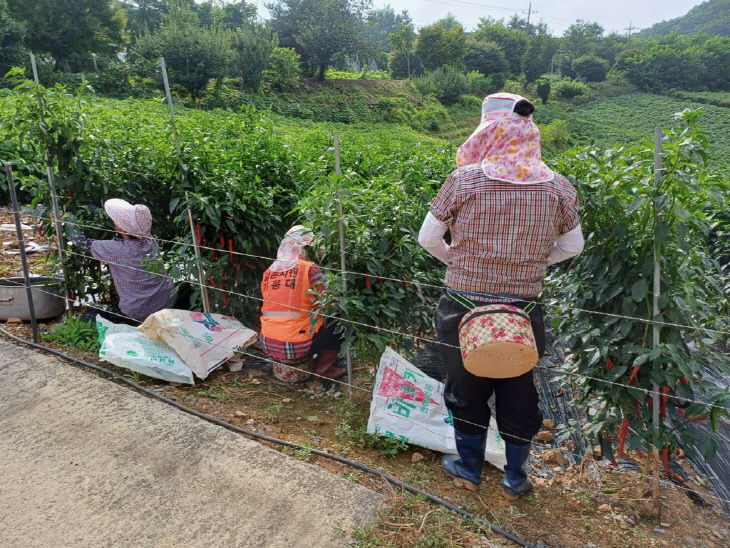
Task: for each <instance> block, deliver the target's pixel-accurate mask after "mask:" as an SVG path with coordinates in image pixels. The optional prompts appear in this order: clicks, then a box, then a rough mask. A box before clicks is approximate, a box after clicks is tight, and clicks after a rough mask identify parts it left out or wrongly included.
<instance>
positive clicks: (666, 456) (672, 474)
mask: <svg viewBox="0 0 730 548" xmlns="http://www.w3.org/2000/svg"><path fill="white" fill-rule="evenodd" d="M661 457H662V465H663V466H664V471H665V472H666V473H667V476H669V477H670V478H672V479H674V481H678V482H679V483H684V480H683V479H682V476H680V475H679V474H676V473H675V472H673V471H672V469H671V468H669V448H667V447H665V448H664V449H662V450H661Z"/></svg>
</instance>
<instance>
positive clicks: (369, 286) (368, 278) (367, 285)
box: [365, 276, 372, 289]
mask: <svg viewBox="0 0 730 548" xmlns="http://www.w3.org/2000/svg"><path fill="white" fill-rule="evenodd" d="M365 287H367V288H368V289H371V288H372V283H371V282H370V276H365Z"/></svg>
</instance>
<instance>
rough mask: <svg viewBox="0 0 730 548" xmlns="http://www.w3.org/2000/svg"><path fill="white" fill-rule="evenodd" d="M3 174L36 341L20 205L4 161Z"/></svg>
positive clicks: (36, 326)
mask: <svg viewBox="0 0 730 548" xmlns="http://www.w3.org/2000/svg"><path fill="white" fill-rule="evenodd" d="M5 176H6V177H7V178H8V190H10V200H11V201H12V204H13V216H14V217H15V231H16V232H17V234H18V249H19V250H20V261H21V262H22V264H23V279H24V280H25V293H26V295H27V296H28V312H29V313H30V325H31V327H32V328H33V342H34V343H36V344H37V343H38V323H37V322H36V319H35V306H33V291H32V290H31V288H30V272H29V271H28V261H27V259H26V258H25V240H24V239H23V227H22V226H20V206H19V205H18V194H17V192H16V191H15V182H14V181H13V169H12V167H11V166H10V162H5Z"/></svg>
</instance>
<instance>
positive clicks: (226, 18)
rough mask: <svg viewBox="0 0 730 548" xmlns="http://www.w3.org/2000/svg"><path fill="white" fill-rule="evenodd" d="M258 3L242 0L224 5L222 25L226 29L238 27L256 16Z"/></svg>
mask: <svg viewBox="0 0 730 548" xmlns="http://www.w3.org/2000/svg"><path fill="white" fill-rule="evenodd" d="M256 11H257V10H256V4H254V3H253V2H250V1H249V2H246V0H240V1H239V2H231V3H230V4H225V5H224V6H223V16H222V17H221V25H223V28H226V29H237V28H239V27H242V26H243V25H245V24H246V23H249V22H252V21H253V20H254V19H255V18H256Z"/></svg>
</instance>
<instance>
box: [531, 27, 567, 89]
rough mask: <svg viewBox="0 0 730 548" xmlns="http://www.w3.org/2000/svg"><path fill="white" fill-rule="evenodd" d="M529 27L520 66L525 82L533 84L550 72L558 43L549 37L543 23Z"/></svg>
mask: <svg viewBox="0 0 730 548" xmlns="http://www.w3.org/2000/svg"><path fill="white" fill-rule="evenodd" d="M530 27H531V32H530V34H529V36H528V38H527V47H526V48H525V53H524V56H523V58H522V66H523V68H524V71H525V78H526V80H527V81H528V82H533V81H535V80H536V79H537V78H538V77H539V76H540V75H541V74H544V73H546V72H550V67H551V65H552V61H553V56H554V55H555V53H556V52H557V51H558V48H559V47H560V42H559V41H558V39H557V38H554V37H553V36H551V35H550V32H549V31H548V28H547V25H545V23H540V24H538V25H530Z"/></svg>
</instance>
